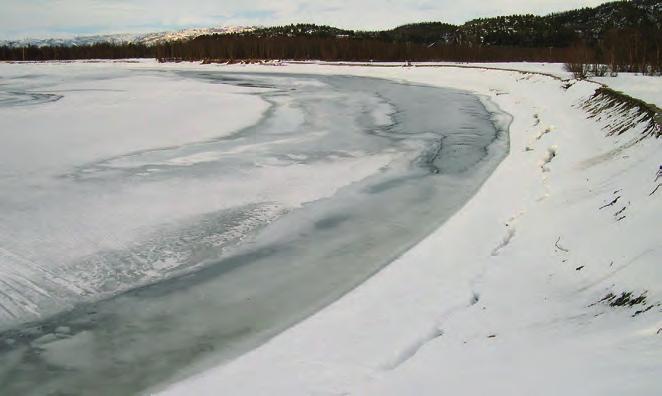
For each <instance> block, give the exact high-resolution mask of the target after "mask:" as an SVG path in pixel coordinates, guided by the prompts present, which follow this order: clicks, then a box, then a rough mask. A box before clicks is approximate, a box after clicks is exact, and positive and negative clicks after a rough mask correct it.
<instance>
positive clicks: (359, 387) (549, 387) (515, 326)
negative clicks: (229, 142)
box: [164, 65, 662, 395]
mask: <svg viewBox="0 0 662 396" xmlns="http://www.w3.org/2000/svg"><path fill="white" fill-rule="evenodd" d="M173 67H174V66H173ZM191 67H198V66H191ZM215 67H220V66H215ZM226 68H227V70H251V71H258V72H259V71H268V72H288V73H292V72H299V73H325V74H351V75H366V76H374V77H383V78H390V79H395V80H399V81H406V82H411V83H422V84H430V85H437V86H447V87H454V88H461V89H468V90H471V91H474V92H476V93H478V94H480V95H485V96H488V97H489V98H490V99H491V100H492V101H493V102H494V103H496V104H497V105H498V106H499V107H500V108H501V109H502V110H503V111H505V112H508V113H510V114H512V115H513V116H514V121H513V123H512V125H511V128H510V133H511V153H510V155H509V156H508V157H507V158H506V159H505V160H504V161H503V162H502V163H501V165H500V166H499V167H498V168H497V170H496V171H495V173H494V174H493V175H492V177H491V178H490V179H489V180H488V181H487V182H486V183H485V184H484V186H483V187H482V189H481V190H480V191H479V192H478V193H477V194H476V195H475V196H474V198H473V199H472V200H471V201H470V202H469V203H468V204H467V205H466V206H465V207H464V208H463V209H462V210H460V211H459V212H458V213H457V214H456V215H455V216H454V217H452V218H451V219H450V220H449V221H448V222H447V223H446V224H444V225H443V226H442V227H441V228H440V229H438V230H437V231H436V232H434V233H433V234H432V235H430V236H429V237H428V238H426V239H425V240H424V241H422V242H421V243H420V244H419V245H417V246H416V247H415V248H413V249H411V250H410V251H408V252H407V253H406V254H404V255H403V256H402V257H400V258H399V259H398V260H396V261H395V262H393V263H392V264H391V265H390V266H389V267H387V268H386V269H384V270H383V271H381V272H380V273H378V274H377V275H375V276H374V277H373V278H371V279H370V280H369V281H367V282H366V283H364V284H363V285H361V286H360V287H358V288H357V289H355V290H354V291H353V292H351V293H349V294H348V295H346V296H345V297H343V298H342V299H340V300H339V301H337V302H335V303H334V304H332V305H330V306H328V307H327V308H325V309H323V310H322V311H320V312H318V313H317V314H315V315H313V316H312V317H310V318H308V319H307V320H305V321H303V322H301V323H300V324H298V325H296V326H294V327H293V328H291V329H289V330H287V331H285V332H284V333H282V334H280V335H279V336H277V337H275V338H274V339H272V340H271V341H269V342H268V343H266V344H264V345H262V346H261V347H259V348H257V349H255V350H253V351H252V352H250V353H247V354H245V355H243V356H241V357H240V358H238V359H236V360H234V361H232V362H230V363H228V364H226V365H224V366H220V367H216V368H214V369H211V370H209V371H207V372H204V373H202V374H200V375H198V376H195V377H193V378H190V379H189V380H186V381H184V382H181V383H178V384H175V385H173V386H171V387H170V388H168V389H166V390H165V392H164V394H169V395H180V394H181V395H188V394H196V395H205V394H207V395H217V394H233V395H240V394H245V395H274V394H288V395H299V394H301V395H310V394H358V395H366V394H374V395H388V394H394V395H405V394H417V395H425V394H429V395H437V394H440V393H449V394H462V395H484V394H488V393H489V394H497V395H498V394H536V395H547V394H548V395H558V394H568V395H570V394H577V395H611V394H613V395H617V394H618V395H620V394H636V395H655V394H659V393H660V391H661V390H662V386H661V385H660V381H659V378H661V376H662V359H661V357H662V329H661V328H662V320H661V319H660V315H659V314H660V312H661V308H660V305H659V303H660V301H662V267H660V265H659V263H660V259H661V258H662V234H661V233H660V232H659V227H660V223H661V222H660V220H662V217H661V213H662V188H660V189H658V190H657V191H656V192H654V193H653V191H654V189H655V187H656V186H657V184H658V183H659V182H660V181H662V177H661V178H660V179H658V181H655V178H656V172H657V170H658V167H659V166H660V157H661V156H660V154H662V149H661V147H662V146H661V145H660V140H656V139H654V138H647V139H645V140H643V141H639V142H636V140H638V139H639V137H640V134H639V133H638V132H639V131H638V130H637V128H634V129H635V130H631V131H628V132H626V133H625V134H623V135H620V136H611V137H606V136H605V135H606V132H605V131H604V130H603V129H602V127H603V126H604V124H603V122H604V121H600V120H599V119H596V118H592V119H587V114H586V113H585V111H584V110H582V109H581V108H580V106H579V105H580V104H581V103H583V101H584V100H586V99H587V98H588V97H589V96H590V95H591V94H592V93H593V92H594V90H595V88H596V86H597V85H596V84H594V83H591V82H578V83H576V84H574V85H573V86H572V87H570V88H568V89H564V88H563V87H562V83H561V82H560V81H558V80H557V79H554V78H550V77H547V76H542V75H536V74H522V73H517V72H511V71H494V70H481V69H467V68H394V67H390V68H377V67H351V66H346V67H342V66H325V65H317V66H311V65H289V66H287V67H282V68H265V67H260V66H228V67H226ZM276 69H277V70H276ZM635 142H636V143H635ZM623 293H625V294H623ZM627 293H631V294H627ZM641 296H643V297H644V298H643V299H642V298H641ZM637 297H640V298H637ZM641 300H644V301H641ZM641 311H645V312H641Z"/></svg>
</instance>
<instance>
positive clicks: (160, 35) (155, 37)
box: [0, 26, 255, 47]
mask: <svg viewBox="0 0 662 396" xmlns="http://www.w3.org/2000/svg"><path fill="white" fill-rule="evenodd" d="M254 29H255V27H251V26H220V27H211V28H198V29H183V30H176V31H166V32H154V33H117V34H104V35H93V36H77V37H74V38H45V39H35V38H26V39H21V40H5V41H0V46H3V45H6V46H10V47H25V46H30V45H35V46H38V47H46V46H81V45H92V44H98V43H110V44H122V43H134V44H144V45H153V44H159V43H164V42H170V41H178V40H188V39H193V38H196V37H198V36H204V35H207V34H230V33H241V32H246V31H251V30H254Z"/></svg>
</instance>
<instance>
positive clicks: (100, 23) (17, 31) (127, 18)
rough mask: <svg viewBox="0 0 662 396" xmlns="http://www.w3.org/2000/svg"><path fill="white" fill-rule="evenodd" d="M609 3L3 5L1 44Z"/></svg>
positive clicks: (219, 0) (399, 20) (87, 1)
mask: <svg viewBox="0 0 662 396" xmlns="http://www.w3.org/2000/svg"><path fill="white" fill-rule="evenodd" d="M604 2H605V1H604V0H400V1H395V0H313V1H304V0H0V39H17V38H25V37H70V36H75V35H88V34H95V33H120V32H152V31H162V30H173V29H182V28H189V27H210V26H218V25H275V24H284V23H294V22H313V23H319V24H329V25H334V26H338V27H343V28H353V29H365V30H368V29H382V28H391V27H395V26H397V25H401V24H404V23H409V22H421V21H444V22H451V23H462V22H465V21H467V20H469V19H473V18H478V17H485V16H496V15H503V14H513V13H534V14H545V13H548V12H553V11H561V10H568V9H573V8H577V7H583V6H595V5H597V4H600V3H604Z"/></svg>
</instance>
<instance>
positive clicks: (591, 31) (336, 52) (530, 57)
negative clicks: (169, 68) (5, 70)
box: [0, 0, 662, 74]
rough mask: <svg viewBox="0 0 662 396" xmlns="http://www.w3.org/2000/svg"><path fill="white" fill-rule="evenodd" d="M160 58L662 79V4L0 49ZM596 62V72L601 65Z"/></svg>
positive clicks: (15, 55)
mask: <svg viewBox="0 0 662 396" xmlns="http://www.w3.org/2000/svg"><path fill="white" fill-rule="evenodd" d="M121 58H157V59H159V60H161V61H207V62H238V61H257V60H273V59H279V60H286V59H287V60H311V59H315V60H326V61H402V62H404V61H413V62H416V61H455V62H516V61H530V62H563V63H567V64H569V65H575V68H577V67H580V66H577V65H594V66H593V67H591V68H586V67H581V69H582V70H583V69H587V70H591V71H592V72H593V73H606V72H607V70H608V71H609V72H611V73H617V72H621V71H623V72H640V73H647V74H660V73H661V72H662V2H660V1H659V0H632V1H617V2H612V3H606V4H603V5H600V6H598V7H594V8H583V9H579V10H573V11H567V12H562V13H554V14H550V15H546V16H535V15H512V16H501V17H495V18H482V19H475V20H472V21H469V22H467V23H465V24H463V25H459V26H456V25H451V24H447V23H442V22H424V23H415V24H408V25H403V26H399V27H397V28H395V29H391V30H384V31H372V32H368V31H354V30H347V29H339V28H335V27H331V26H320V25H314V24H296V25H287V26H276V27H266V28H258V29H254V30H251V31H247V32H243V33H233V34H216V35H205V36H199V37H195V38H193V39H190V40H185V41H173V42H161V43H158V44H155V45H145V44H141V43H123V44H110V43H103V42H101V43H96V44H92V45H85V46H63V45H61V46H41V47H37V46H9V45H5V46H0V60H5V61H46V60H73V59H121ZM598 65H600V67H598Z"/></svg>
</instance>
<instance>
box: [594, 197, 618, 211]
mask: <svg viewBox="0 0 662 396" xmlns="http://www.w3.org/2000/svg"><path fill="white" fill-rule="evenodd" d="M619 199H621V196H620V195H619V196H618V197H616V198H614V200H613V201H611V202H609V203H608V204H606V205H602V206H600V207H599V208H598V210H600V209H604V208H606V207H608V206H614V205H615V204H616V202H618V200H619Z"/></svg>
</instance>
